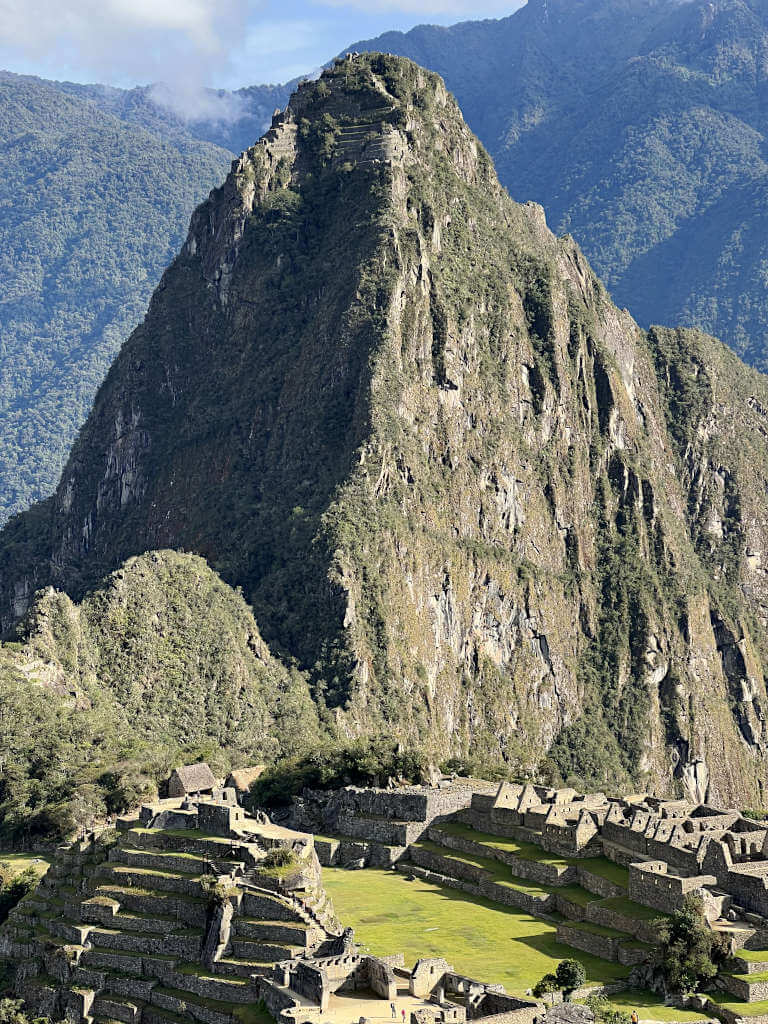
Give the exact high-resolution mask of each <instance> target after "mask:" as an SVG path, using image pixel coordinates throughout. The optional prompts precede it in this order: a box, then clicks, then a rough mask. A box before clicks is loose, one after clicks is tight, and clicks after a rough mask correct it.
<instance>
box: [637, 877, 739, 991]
mask: <svg viewBox="0 0 768 1024" xmlns="http://www.w3.org/2000/svg"><path fill="white" fill-rule="evenodd" d="M656 926H657V931H658V934H659V938H660V939H661V944H660V945H659V947H658V948H657V950H656V951H655V953H654V956H653V959H652V963H653V966H654V967H655V968H656V970H657V972H658V974H659V975H660V977H661V979H662V982H663V986H664V988H665V990H666V991H667V992H674V993H683V994H687V993H689V992H696V991H697V990H698V989H699V988H701V987H702V986H705V985H706V984H707V983H708V982H711V981H712V980H713V979H714V978H715V976H716V974H717V971H718V967H719V966H720V965H721V964H723V963H725V961H726V960H727V959H728V948H727V944H726V942H725V940H724V938H723V936H722V935H719V934H717V933H715V932H713V931H712V929H711V928H710V927H709V925H708V924H707V921H706V919H705V917H704V901H703V900H702V899H701V897H700V896H696V895H694V894H689V895H688V896H686V897H685V900H684V901H683V906H682V909H680V910H678V911H676V912H675V913H674V914H673V915H672V916H671V917H670V918H667V919H664V920H661V921H658V922H657V925H656Z"/></svg>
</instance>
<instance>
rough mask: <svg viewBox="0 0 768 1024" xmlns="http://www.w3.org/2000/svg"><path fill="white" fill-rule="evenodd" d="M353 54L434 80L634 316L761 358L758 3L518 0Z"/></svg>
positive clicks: (767, 25) (766, 199)
mask: <svg viewBox="0 0 768 1024" xmlns="http://www.w3.org/2000/svg"><path fill="white" fill-rule="evenodd" d="M354 49H357V50H369V49H370V50H385V51H391V52H393V53H397V54H401V55H403V56H406V57H409V58H411V59H412V60H415V61H417V62H418V63H419V64H422V65H424V66H425V67H428V68H432V69H434V70H435V71H437V72H438V73H439V74H440V75H442V76H443V77H444V79H445V81H446V85H447V86H448V88H449V89H450V90H451V91H452V92H453V93H454V95H455V96H456V98H457V100H458V102H459V104H460V106H461V108H462V110H463V112H464V115H465V117H466V119H467V122H468V123H469V125H470V126H471V127H472V129H473V130H474V131H475V132H476V133H477V134H478V135H479V136H480V138H481V139H482V141H483V142H484V143H485V145H486V146H487V148H488V150H489V151H490V153H491V155H492V156H493V158H494V161H495V162H496V166H497V169H498V173H499V177H500V179H501V182H502V184H504V185H506V187H507V188H508V189H509V191H510V194H511V195H512V197H513V198H514V199H517V200H520V201H525V200H534V201H536V202H539V203H541V204H542V205H543V206H544V208H545V210H546V212H547V218H548V221H549V223H550V224H551V225H552V227H553V229H554V230H555V231H556V232H558V233H560V232H569V233H570V234H572V235H573V236H574V237H575V238H576V239H577V241H578V242H579V244H580V245H581V247H582V248H583V249H584V251H585V253H586V254H587V256H588V257H589V259H590V260H591V262H592V264H593V266H594V267H595V269H596V270H597V272H598V273H599V274H600V276H601V278H602V279H603V281H604V282H605V284H606V285H607V286H608V288H609V289H610V291H611V294H612V295H613V297H614V299H615V300H616V302H617V303H618V304H619V305H623V306H626V307H628V308H629V310H630V311H631V313H632V314H633V316H635V318H636V319H638V320H639V321H640V322H641V323H643V324H644V325H646V326H647V325H648V324H650V323H653V322H662V323H672V324H687V325H693V326H697V327H700V328H702V329H704V330H706V331H708V332H710V333H712V334H714V335H715V336H717V337H719V338H722V339H723V340H724V341H725V342H726V343H727V344H728V345H730V347H731V348H733V349H734V351H736V352H737V353H738V354H739V355H741V356H742V357H743V358H744V359H745V360H746V361H747V362H749V363H751V364H752V365H753V366H757V367H758V368H760V369H762V370H766V369H768V301H766V283H767V281H768V271H767V268H768V242H767V241H766V238H768V220H767V217H768V215H767V214H766V211H767V210H768V173H767V172H768V164H767V163H766V160H767V159H768V148H767V137H768V8H767V7H766V5H765V4H764V3H763V2H762V0H529V2H528V4H527V6H525V7H524V8H522V9H521V10H519V11H517V12H516V13H515V14H513V15H511V16H510V17H508V18H505V19H502V20H500V21H480V22H467V23H463V24H459V25H455V26H453V27H451V28H440V27H426V26H422V27H419V28H415V29H413V30H412V31H411V32H408V33H405V34H403V33H400V32H391V33H387V34H386V35H383V36H380V37H378V38H377V39H374V40H369V41H367V42H362V43H357V44H355V46H354Z"/></svg>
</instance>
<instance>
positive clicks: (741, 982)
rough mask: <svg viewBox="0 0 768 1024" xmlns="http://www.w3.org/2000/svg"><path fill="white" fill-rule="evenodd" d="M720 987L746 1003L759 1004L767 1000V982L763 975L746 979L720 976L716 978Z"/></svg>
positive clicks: (725, 975) (736, 976)
mask: <svg viewBox="0 0 768 1024" xmlns="http://www.w3.org/2000/svg"><path fill="white" fill-rule="evenodd" d="M718 980H719V983H720V985H721V986H722V987H723V988H724V989H725V990H726V992H730V993H731V995H734V996H736V998H737V999H743V1000H744V1001H745V1002H748V1003H760V1002H763V1001H764V1000H766V999H768V981H766V980H765V977H764V976H763V975H759V974H754V975H751V976H750V975H747V976H746V977H739V976H738V975H736V974H721V975H720V976H719V978H718Z"/></svg>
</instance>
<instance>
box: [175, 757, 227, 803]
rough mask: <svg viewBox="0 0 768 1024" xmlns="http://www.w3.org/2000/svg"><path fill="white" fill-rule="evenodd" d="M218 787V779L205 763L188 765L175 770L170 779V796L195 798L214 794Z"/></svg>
mask: <svg viewBox="0 0 768 1024" xmlns="http://www.w3.org/2000/svg"><path fill="white" fill-rule="evenodd" d="M216 786H217V782H216V778H215V776H214V774H213V772H212V771H211V769H210V768H209V767H208V765H207V764H206V763H205V761H200V762H198V764H187V765H184V766H183V767H181V768H174V770H173V771H172V772H171V776H170V778H169V779H168V796H169V797H180V796H193V795H195V794H197V795H202V794H203V793H212V792H213V791H214V789H215V788H216Z"/></svg>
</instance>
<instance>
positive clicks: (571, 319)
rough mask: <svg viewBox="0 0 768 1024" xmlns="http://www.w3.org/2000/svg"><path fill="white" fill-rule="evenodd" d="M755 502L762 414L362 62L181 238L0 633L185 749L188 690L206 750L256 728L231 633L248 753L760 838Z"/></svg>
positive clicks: (752, 379)
mask: <svg viewBox="0 0 768 1024" xmlns="http://www.w3.org/2000/svg"><path fill="white" fill-rule="evenodd" d="M767 490H768V378H766V377H764V376H762V375H761V374H759V373H757V372H756V371H755V370H753V369H750V368H748V367H746V366H744V365H743V364H742V363H741V362H740V361H739V360H738V358H737V357H736V356H735V355H734V354H733V353H731V352H730V351H729V350H728V349H726V348H725V346H723V345H721V344H720V343H719V342H716V341H714V340H713V339H711V338H708V337H706V336H704V335H702V334H700V333H698V332H693V331H674V330H667V329H662V328H657V329H654V330H651V331H650V332H645V331H643V330H641V329H640V328H638V326H637V325H636V323H635V322H634V321H633V320H632V319H631V317H630V316H629V314H628V313H626V312H625V311H624V312H622V311H620V310H618V309H617V308H616V307H615V306H614V305H613V303H612V302H611V300H610V298H609V296H608V294H607V292H606V290H605V288H604V287H603V286H602V284H601V283H600V281H599V280H598V278H597V277H596V276H595V274H594V273H593V272H592V270H591V269H590V267H589V265H588V263H587V261H586V260H585V259H584V257H583V255H582V254H581V252H580V250H579V248H578V246H577V245H576V244H575V242H574V241H573V240H572V239H570V238H563V239H557V238H556V237H555V236H554V235H553V234H552V233H551V232H550V231H549V230H548V229H547V226H546V222H545V218H544V213H543V210H542V209H541V208H540V207H538V206H535V205H533V204H528V205H525V206H521V205H518V204H516V203H514V202H513V201H512V200H511V199H510V198H509V196H508V195H507V193H506V192H505V191H504V189H503V188H502V187H501V186H500V185H499V182H498V180H497V177H496V174H495V171H494V168H493V165H492V163H491V161H490V159H489V157H488V155H487V153H486V151H485V150H484V149H483V147H482V145H481V144H480V143H479V142H478V141H477V139H476V138H475V137H474V136H473V135H472V133H471V132H470V131H469V129H468V128H467V126H466V124H465V123H464V121H463V119H462V117H461V114H460V111H459V109H458V106H457V105H456V103H455V101H454V100H453V98H452V97H451V96H450V94H449V93H448V92H447V91H446V89H445V86H444V84H443V82H442V80H441V79H440V78H439V77H438V76H437V75H435V74H433V73H430V72H427V71H424V70H422V69H421V68H419V67H418V66H416V65H415V64H413V63H411V62H409V61H406V60H402V59H399V58H394V57H388V56H385V55H372V56H369V57H360V58H356V59H353V60H350V61H341V62H340V63H339V65H338V66H336V67H334V69H333V70H331V71H328V72H326V73H325V74H324V75H323V77H322V78H321V79H320V80H319V81H317V82H312V83H306V84H304V85H303V86H301V87H300V88H299V89H298V91H297V93H296V94H295V95H294V97H293V98H292V100H291V103H290V107H289V108H288V111H287V112H286V113H285V114H284V115H281V116H278V117H276V118H275V119H274V122H273V126H272V128H271V129H270V131H269V132H268V134H267V135H266V136H265V138H264V139H263V140H262V141H261V142H260V143H259V144H257V145H255V146H254V147H252V148H251V149H249V150H248V151H247V152H246V153H245V154H243V156H242V157H241V158H240V159H239V160H238V161H237V162H236V163H235V164H234V165H233V168H232V170H231V172H230V174H229V176H228V178H227V180H226V182H225V183H224V184H223V185H222V186H221V187H220V188H219V189H216V190H214V191H213V192H212V193H211V195H210V197H209V199H208V200H207V201H206V202H205V203H204V204H203V205H202V206H200V207H199V208H198V210H197V211H196V212H195V214H194V216H193V218H192V223H191V227H190V231H189V234H188V237H187V240H186V242H185V243H184V245H183V247H182V249H181V252H180V253H179V255H178V256H177V257H176V258H175V259H174V260H173V262H172V263H171V265H170V266H169V267H168V269H167V270H166V272H165V273H164V274H163V277H162V279H161V282H160V284H159V286H158V288H157V290H156V291H155V293H154V295H153V298H152V300H151V303H150V306H149V310H148V312H147V315H146V317H145V318H144V320H143V322H142V323H141V324H140V325H139V327H138V328H137V329H136V330H135V331H134V333H133V334H132V336H131V338H130V339H129V340H128V342H127V343H126V344H125V346H124V347H123V349H122V350H121V352H120V355H119V356H118V358H117V359H116V361H115V363H114V364H113V366H112V367H111V369H110V371H109V373H108V375H107V378H106V380H105V382H104V384H103V386H102V387H101V389H100V391H99V393H98V395H97V398H96V401H95V404H94V408H93V410H92V412H91V414H90V416H89V418H88V420H87V422H86V424H85V426H84V428H83V430H82V431H81V433H80V436H79V438H78V440H77V442H76V444H75V445H74V447H73V449H72V452H71V454H70V457H69V460H68V462H67V465H66V467H65V470H64V473H63V475H62V478H61V482H60V484H59V486H58V488H57V490H56V493H55V495H54V496H53V497H52V498H50V499H49V500H47V501H46V502H43V503H41V504H39V505H37V506H35V507H34V508H32V509H30V510H29V511H28V512H26V513H23V514H21V515H19V516H17V517H16V518H15V519H14V520H13V521H12V522H11V523H9V524H8V525H7V526H6V527H5V529H4V530H3V531H2V533H0V620H1V622H2V627H3V630H4V631H5V633H6V635H12V634H13V631H14V629H16V630H18V632H17V634H16V635H17V642H18V644H19V645H20V648H19V651H18V654H17V655H14V657H18V658H20V659H26V660H27V661H26V662H25V661H24V660H22V661H21V663H20V664H21V666H22V667H23V665H24V664H26V663H27V662H28V660H29V659H30V658H35V657H37V658H38V659H39V660H40V661H41V662H42V666H41V667H39V668H38V670H37V674H36V679H37V685H38V686H40V685H43V686H45V685H46V681H45V680H46V674H45V670H47V671H48V673H49V675H50V676H51V678H52V679H53V681H54V684H55V681H56V680H57V679H58V678H60V675H61V672H62V670H63V674H64V679H65V681H66V680H69V679H70V678H72V679H74V682H75V686H74V696H73V698H72V699H77V695H78V693H79V688H78V681H79V680H84V681H85V682H86V683H87V682H88V681H89V680H97V681H98V685H92V686H91V687H90V688H89V690H88V694H87V696H88V697H89V699H90V700H93V699H94V697H95V695H96V694H97V693H98V692H100V689H103V691H104V699H105V700H111V701H113V702H114V701H116V702H117V704H118V705H119V706H123V705H124V706H125V707H126V709H127V713H129V714H131V715H134V714H137V715H138V721H139V722H140V731H141V730H145V729H150V730H152V729H153V728H155V729H156V727H155V726H154V725H153V718H152V715H153V714H157V713H163V714H164V718H163V719H162V722H163V727H162V728H163V729H164V730H165V732H166V733H167V735H168V738H169V740H173V741H175V742H177V743H178V742H180V739H181V737H179V730H181V732H182V734H186V733H187V731H188V730H189V728H190V726H189V719H188V717H185V715H183V714H178V715H177V714H176V713H174V710H173V709H174V708H175V707H177V706H178V707H182V706H183V701H184V697H183V694H184V693H185V692H186V689H187V688H189V689H190V691H191V693H192V694H193V695H194V700H195V706H196V707H197V708H198V709H199V713H200V714H202V715H204V716H211V717H212V720H213V723H214V726H215V728H213V729H212V730H211V735H228V732H227V723H229V728H230V729H231V730H232V732H233V734H234V735H237V734H238V733H237V730H236V729H235V725H236V723H237V722H239V721H240V719H241V718H242V716H243V715H244V714H245V711H246V708H247V707H248V701H253V700H255V699H256V698H255V695H250V696H249V695H248V692H247V687H244V688H243V689H242V690H241V691H239V692H238V693H236V694H235V695H234V697H233V696H232V683H231V681H228V676H227V677H226V678H225V677H221V674H220V673H219V682H218V683H216V684H213V683H212V684H211V685H210V686H208V685H206V683H205V680H206V679H207V676H208V674H209V673H210V672H211V666H215V664H216V663H217V659H216V651H218V650H219V647H220V644H219V642H218V641H217V639H216V636H217V632H218V630H219V628H220V625H219V623H220V620H221V618H222V617H223V621H224V625H225V626H226V628H227V630H228V641H227V643H228V645H230V646H232V647H233V648H234V652H235V653H234V654H233V660H232V663H233V665H237V664H239V663H240V662H241V661H242V660H243V659H245V663H244V664H245V667H244V668H241V669H239V675H238V677H237V678H242V679H245V680H247V679H249V678H250V679H253V678H254V675H253V673H254V672H255V671H256V669H255V667H249V664H250V656H249V655H248V654H247V652H248V651H249V650H250V651H256V652H259V653H260V656H261V659H262V662H263V663H264V664H266V665H267V666H270V667H271V670H270V675H269V678H270V680H271V682H270V683H269V686H267V685H266V684H264V689H263V690H260V693H261V695H262V699H263V706H262V705H261V704H257V706H256V708H255V712H254V715H255V716H256V719H257V721H258V722H261V723H268V722H269V721H270V719H271V720H273V721H278V720H279V714H278V713H279V712H280V709H281V707H284V705H285V702H287V703H288V706H289V708H291V709H293V708H297V709H299V710H298V711H293V710H290V712H289V713H288V714H289V716H290V715H295V716H296V717H297V722H298V726H297V731H298V732H299V733H300V734H301V735H306V731H307V730H308V729H311V723H312V716H311V709H310V710H308V704H307V694H308V693H311V694H312V697H313V699H314V704H315V706H316V708H317V713H318V715H319V720H320V721H322V722H323V723H324V724H323V728H324V729H327V730H329V731H330V732H331V733H332V734H333V735H334V736H335V737H336V738H337V740H342V739H346V740H350V739H354V738H360V737H363V738H364V737H380V736H385V737H387V738H388V739H391V740H399V741H402V742H403V743H404V744H405V745H406V746H407V745H411V746H417V747H418V748H419V749H422V750H424V751H425V752H426V753H427V754H428V755H429V756H431V757H433V758H435V759H436V760H442V759H444V758H446V757H448V756H451V755H459V756H465V755H469V756H472V757H474V758H477V759H482V760H484V761H485V762H486V763H488V762H493V763H496V764H504V765H506V766H507V768H508V769H509V770H511V771H517V772H537V773H538V774H539V775H540V777H549V778H551V779H553V780H557V779H571V780H572V781H574V784H576V783H578V784H579V785H587V786H597V787H604V786H609V787H610V788H611V789H615V788H617V787H621V786H629V785H642V786H650V787H652V788H655V789H658V791H660V792H670V790H672V789H676V790H677V791H679V792H686V793H688V794H689V795H690V796H691V797H693V798H694V799H697V800H701V799H704V798H705V797H706V796H707V795H709V796H710V797H711V798H712V799H713V800H715V801H720V802H722V803H724V804H726V805H729V806H730V805H734V806H755V807H764V806H766V803H767V802H768V794H766V793H765V791H764V786H765V770H766V765H767V764H768V724H767V716H768V698H767V697H766V681H765V665H766V664H767V663H768V650H767V649H766V640H765V636H766V631H765V626H766V623H768V576H767V575H766V566H768V515H767V514H766V505H765V494H766V491H767ZM158 549H166V550H167V549H172V550H174V551H176V552H193V553H194V554H195V555H197V556H199V557H198V558H197V559H195V558H194V555H190V554H183V555H182V554H177V555H174V556H163V555H152V554H151V552H152V551H153V550H158ZM166 557H173V558H179V559H184V560H185V561H184V562H183V565H180V566H178V567H176V566H175V563H174V564H172V565H171V569H172V570H173V579H170V580H169V570H167V569H166V568H164V566H165V565H166V562H165V561H164V559H165V558H166ZM137 558H138V560H139V563H138V564H139V570H140V571H138V573H137V571H136V570H135V569H133V568H132V567H134V566H136V565H137V562H136V559H137ZM157 559H160V562H159V563H158V562H157ZM188 559H192V561H189V562H188V561H186V560H188ZM203 560H204V561H203ZM206 562H207V563H208V564H207V565H206ZM158 564H159V568H157V566H158ZM181 573H183V576H182V577H181V578H183V584H179V583H178V582H174V580H178V579H179V575H178V574H181ZM115 574H116V575H115ZM214 574H216V575H218V577H220V580H223V581H224V583H225V584H227V586H228V587H230V588H240V589H241V590H242V595H243V596H244V598H245V600H246V601H247V602H248V604H249V605H250V606H251V608H252V609H253V613H254V616H255V621H252V620H250V619H249V618H248V616H247V615H246V614H245V611H246V609H245V607H244V605H243V604H242V598H241V597H240V596H239V595H237V594H232V597H231V601H230V602H226V601H225V599H224V598H221V599H218V603H217V608H218V609H221V608H222V607H225V608H226V611H225V612H222V611H219V612H218V613H217V614H218V615H219V619H216V618H212V619H210V620H209V618H208V611H207V607H208V604H209V598H208V594H209V592H210V591H211V588H213V587H215V588H218V587H219V586H220V585H221V586H223V584H221V583H220V581H219V582H215V576H214ZM137 575H138V581H136V580H135V577H136V576H137ZM50 587H54V588H55V590H54V591H51V590H49V589H45V590H44V591H43V593H42V595H41V594H40V593H39V591H40V588H50ZM134 588H136V589H134ZM105 592H106V594H108V595H114V594H116V595H117V597H116V599H115V598H110V599H109V600H106V599H105V597H104V596H103V595H104V594H105ZM217 592H218V590H217ZM230 593H231V591H230ZM36 594H37V596H36ZM147 594H149V597H148V596H147ZM163 595H165V597H166V600H165V602H164V601H163ZM105 603H106V605H107V609H108V612H109V614H106V612H105V611H104V608H105ZM145 608H148V609H150V611H149V612H148V613H146V614H145V611H144V609H145ZM41 618H42V619H43V620H44V623H45V626H44V628H41V627H40V626H39V625H38V624H39V623H40V621H41ZM256 623H258V627H257V626H256ZM196 627H199V628H196ZM41 636H42V637H43V638H44V641H45V642H44V643H42V641H41V640H40V637H41ZM261 637H263V641H262V640H261ZM187 645H189V646H190V648H191V650H190V652H189V656H188V657H187V655H186V648H187ZM267 645H268V647H267ZM270 652H271V653H270ZM276 659H279V660H280V662H281V663H282V666H286V667H285V668H282V669H281V668H280V666H279V665H278V664H276ZM287 666H291V671H290V672H289V669H288V668H287ZM21 670H22V669H21V668H19V669H18V671H21ZM201 679H202V680H203V682H202V683H201ZM225 683H226V686H225V685H224V684H225ZM79 685H80V686H82V685H83V683H80V684H79ZM155 685H157V686H158V687H159V688H161V692H162V695H163V696H162V699H161V700H158V699H157V698H156V697H155V696H154V686H155ZM222 687H223V690H222ZM209 690H210V692H209ZM220 691H221V697H220ZM34 692H35V693H37V692H38V691H34ZM145 703H146V704H147V710H148V717H142V715H141V710H140V709H141V708H142V706H143V705H144V704H145ZM276 705H277V706H276ZM164 708H165V709H166V710H165V711H164V712H163V709H164ZM302 709H303V710H302ZM283 713H284V714H285V713H286V712H283ZM110 714H111V715H113V714H114V712H111V713H110ZM111 720H113V719H111ZM117 721H118V722H119V721H120V719H119V718H118V719H117ZM219 723H224V724H223V725H219ZM263 728H265V726H264V724H262V725H259V726H258V728H256V729H255V732H254V743H255V744H263V743H265V740H264V738H263V734H262V732H261V730H262V729H263ZM275 728H279V726H275ZM200 731H201V732H204V731H205V730H204V728H202V727H201V730H200ZM150 734H152V733H151V732H150ZM246 734H247V730H246ZM290 742H291V744H292V746H293V747H294V749H298V747H299V741H298V739H296V738H295V737H294V736H293V734H292V736H291V741H290ZM240 753H241V754H242V753H243V751H242V750H241V751H240ZM19 772H20V774H21V775H22V781H23V766H22V768H20V769H19Z"/></svg>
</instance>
